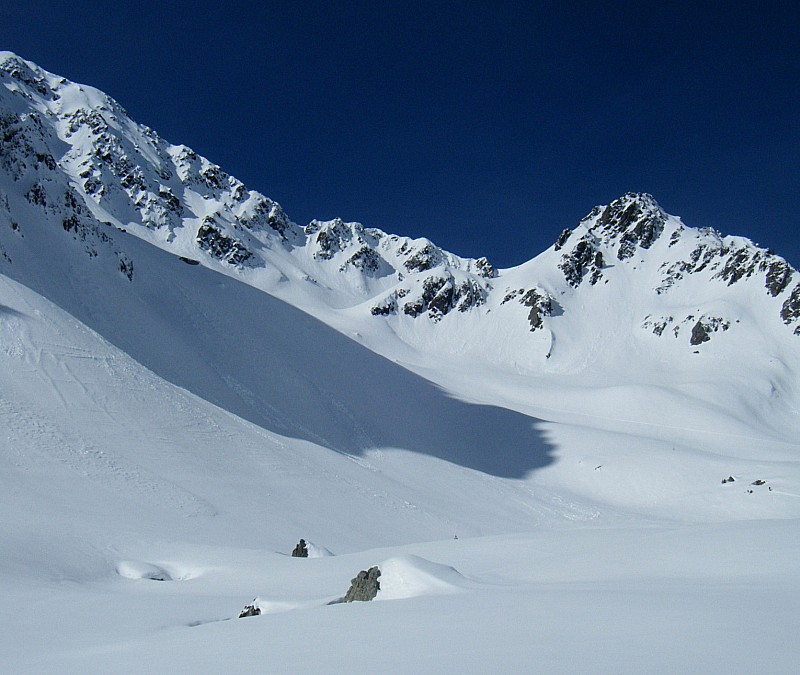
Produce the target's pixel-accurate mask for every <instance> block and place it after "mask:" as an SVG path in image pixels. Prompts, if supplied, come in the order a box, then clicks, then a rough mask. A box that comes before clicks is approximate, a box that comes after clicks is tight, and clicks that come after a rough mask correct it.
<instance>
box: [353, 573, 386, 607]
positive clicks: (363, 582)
mask: <svg viewBox="0 0 800 675" xmlns="http://www.w3.org/2000/svg"><path fill="white" fill-rule="evenodd" d="M380 575H381V571H380V570H379V569H378V568H377V567H370V568H369V569H368V570H361V571H360V572H359V573H358V575H357V576H356V577H355V578H354V579H351V580H350V588H349V589H347V593H346V594H345V596H344V602H365V601H369V600H374V599H375V596H376V595H378V591H379V590H381V582H380V581H378V577H379V576H380Z"/></svg>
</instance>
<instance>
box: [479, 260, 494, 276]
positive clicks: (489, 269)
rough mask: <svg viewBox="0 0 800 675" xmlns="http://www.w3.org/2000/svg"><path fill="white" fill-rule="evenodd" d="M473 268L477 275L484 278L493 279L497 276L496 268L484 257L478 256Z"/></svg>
mask: <svg viewBox="0 0 800 675" xmlns="http://www.w3.org/2000/svg"><path fill="white" fill-rule="evenodd" d="M475 269H476V270H477V273H478V275H479V276H482V277H483V278H484V279H493V278H494V277H496V276H497V270H496V269H495V268H494V265H492V263H490V262H489V261H488V260H487V259H486V258H478V259H477V260H476V261H475Z"/></svg>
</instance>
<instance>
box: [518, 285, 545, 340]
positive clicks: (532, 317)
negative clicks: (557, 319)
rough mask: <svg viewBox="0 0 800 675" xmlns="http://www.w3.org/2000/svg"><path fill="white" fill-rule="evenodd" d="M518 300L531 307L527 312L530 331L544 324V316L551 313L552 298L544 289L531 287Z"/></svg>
mask: <svg viewBox="0 0 800 675" xmlns="http://www.w3.org/2000/svg"><path fill="white" fill-rule="evenodd" d="M520 302H521V303H522V304H523V305H525V306H526V307H530V308H531V311H530V312H529V313H528V322H529V323H530V325H531V331H535V330H536V329H537V328H541V327H542V325H543V324H544V321H543V319H544V317H546V316H550V315H551V314H552V313H553V299H552V297H551V296H550V294H549V293H547V292H546V291H542V290H540V289H536V288H532V289H531V290H529V291H528V292H527V293H526V294H525V295H524V296H523V297H522V298H521V299H520Z"/></svg>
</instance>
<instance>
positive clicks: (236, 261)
mask: <svg viewBox="0 0 800 675" xmlns="http://www.w3.org/2000/svg"><path fill="white" fill-rule="evenodd" d="M197 245H198V246H199V247H200V248H201V249H203V250H204V251H207V252H208V253H209V254H211V255H212V256H214V257H215V258H217V259H219V260H222V261H223V262H226V263H228V264H229V265H241V264H242V263H243V262H245V261H246V260H249V259H250V258H252V257H253V254H252V253H251V252H250V251H248V250H247V247H245V246H244V244H242V243H241V242H239V241H236V240H235V239H233V238H231V237H229V236H227V235H225V234H223V233H222V232H221V231H220V230H219V229H218V228H217V227H216V226H215V225H214V220H213V218H210V217H209V216H206V218H205V219H204V220H203V224H202V225H201V226H200V229H199V230H198V231H197Z"/></svg>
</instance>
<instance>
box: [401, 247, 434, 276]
mask: <svg viewBox="0 0 800 675" xmlns="http://www.w3.org/2000/svg"><path fill="white" fill-rule="evenodd" d="M442 257H443V256H442V252H441V251H440V250H439V249H438V248H436V247H435V246H434V245H433V244H431V243H428V244H425V245H424V246H423V247H422V248H421V249H419V250H418V251H415V252H414V253H413V254H412V255H411V256H409V258H408V259H407V260H406V261H405V262H404V263H403V266H404V267H405V268H406V269H407V270H408V271H409V272H426V271H427V270H430V269H433V268H434V267H436V266H437V265H439V264H440V263H441V262H442Z"/></svg>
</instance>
